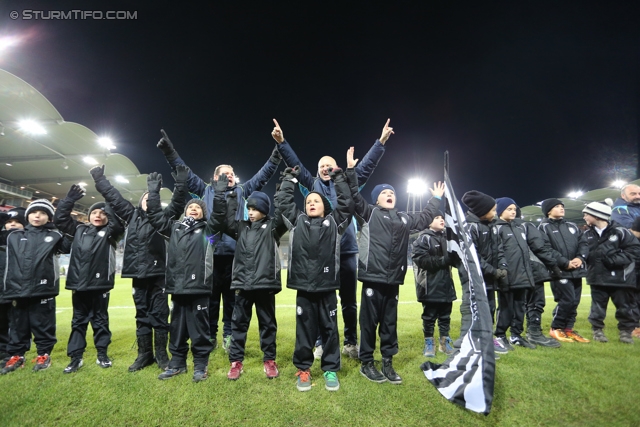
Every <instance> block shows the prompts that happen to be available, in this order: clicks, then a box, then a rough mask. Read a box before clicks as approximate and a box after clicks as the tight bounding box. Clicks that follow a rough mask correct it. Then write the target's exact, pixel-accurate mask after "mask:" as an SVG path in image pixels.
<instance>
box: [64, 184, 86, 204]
mask: <svg viewBox="0 0 640 427" xmlns="http://www.w3.org/2000/svg"><path fill="white" fill-rule="evenodd" d="M85 194H87V192H86V191H85V189H84V188H82V187H80V186H79V185H78V184H73V185H72V186H71V188H70V189H69V192H68V193H67V199H70V200H73V201H74V202H77V201H78V200H80V199H82V198H83V197H84V195H85Z"/></svg>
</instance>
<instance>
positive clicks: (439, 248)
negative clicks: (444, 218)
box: [412, 229, 457, 302]
mask: <svg viewBox="0 0 640 427" xmlns="http://www.w3.org/2000/svg"><path fill="white" fill-rule="evenodd" d="M454 256H455V255H451V256H450V255H449V254H448V252H447V237H446V236H445V234H444V233H443V232H436V231H433V230H431V229H427V230H424V231H422V232H421V233H420V234H419V235H418V238H417V239H416V240H415V241H414V242H413V254H412V259H413V264H414V269H413V273H414V275H415V282H416V297H417V298H418V301H420V302H453V301H455V299H456V290H455V288H454V287H453V278H452V277H451V266H452V265H454V264H456V263H455V262H454V259H457V256H455V258H454Z"/></svg>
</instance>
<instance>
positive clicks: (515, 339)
mask: <svg viewBox="0 0 640 427" xmlns="http://www.w3.org/2000/svg"><path fill="white" fill-rule="evenodd" d="M509 342H510V343H511V344H512V345H519V346H520V347H524V348H529V349H531V350H534V349H535V348H536V346H535V344H531V343H530V342H529V341H527V340H526V339H524V338H522V337H521V336H520V335H511V338H509Z"/></svg>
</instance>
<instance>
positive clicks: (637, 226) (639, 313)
mask: <svg viewBox="0 0 640 427" xmlns="http://www.w3.org/2000/svg"><path fill="white" fill-rule="evenodd" d="M630 230H631V234H633V235H634V236H636V238H637V239H640V217H638V218H636V219H634V220H633V225H631V228H630ZM633 294H634V297H635V298H634V302H633V312H634V317H635V319H636V327H635V329H634V330H633V332H632V333H631V336H633V338H638V339H640V274H638V273H637V272H636V289H635V290H634V292H633Z"/></svg>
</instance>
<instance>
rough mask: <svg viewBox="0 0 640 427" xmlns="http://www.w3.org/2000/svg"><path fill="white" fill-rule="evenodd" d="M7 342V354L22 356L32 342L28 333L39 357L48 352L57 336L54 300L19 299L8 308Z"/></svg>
mask: <svg viewBox="0 0 640 427" xmlns="http://www.w3.org/2000/svg"><path fill="white" fill-rule="evenodd" d="M9 324H10V325H11V329H10V330H9V343H8V344H7V353H9V355H11V356H24V354H25V353H26V352H27V351H29V347H30V345H31V335H32V334H33V341H34V343H35V344H36V350H37V351H38V356H42V355H44V354H51V351H52V350H53V346H54V345H55V344H56V342H58V340H57V339H56V299H55V298H54V297H49V298H18V299H16V300H14V301H13V302H12V307H11V310H9Z"/></svg>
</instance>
